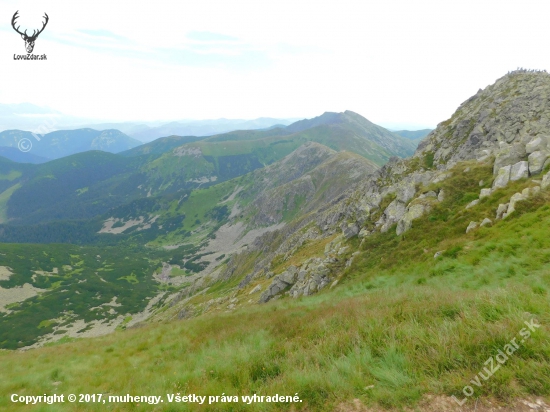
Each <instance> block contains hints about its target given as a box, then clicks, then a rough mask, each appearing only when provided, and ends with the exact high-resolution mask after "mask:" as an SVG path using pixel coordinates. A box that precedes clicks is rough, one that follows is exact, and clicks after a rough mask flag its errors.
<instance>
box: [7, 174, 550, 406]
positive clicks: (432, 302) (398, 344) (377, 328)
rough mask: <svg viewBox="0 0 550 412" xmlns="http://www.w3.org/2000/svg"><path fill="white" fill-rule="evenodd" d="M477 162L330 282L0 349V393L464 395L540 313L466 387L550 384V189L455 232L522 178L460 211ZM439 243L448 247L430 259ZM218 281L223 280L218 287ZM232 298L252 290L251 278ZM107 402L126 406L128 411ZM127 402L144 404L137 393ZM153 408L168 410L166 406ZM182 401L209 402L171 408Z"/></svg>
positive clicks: (311, 400) (315, 401)
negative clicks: (491, 220) (302, 294)
mask: <svg viewBox="0 0 550 412" xmlns="http://www.w3.org/2000/svg"><path fill="white" fill-rule="evenodd" d="M463 167H464V166H462V168H463ZM471 169H472V170H471V171H470V172H469V173H462V172H461V170H462V169H459V168H457V169H456V170H455V174H454V176H453V177H452V178H451V179H449V180H448V181H445V182H442V183H440V184H439V185H440V186H439V187H440V188H441V187H442V188H443V189H444V190H445V191H446V193H447V200H446V201H445V202H443V203H442V204H441V205H438V206H436V207H435V209H434V210H433V212H432V213H430V214H429V215H428V216H426V217H424V218H422V219H419V220H417V221H415V222H414V226H413V229H411V230H410V231H409V232H407V233H406V234H405V236H403V237H400V238H399V237H396V236H395V234H394V232H393V231H389V232H387V233H385V234H377V235H374V236H372V237H369V238H367V240H366V241H365V242H364V243H363V244H362V245H361V246H359V243H358V240H357V239H355V240H352V242H351V243H352V245H353V246H354V248H353V250H360V251H361V254H360V255H359V256H358V257H357V258H356V259H355V262H354V264H353V265H352V266H351V268H350V269H348V270H347V271H346V272H345V274H344V275H343V277H342V278H341V279H340V284H339V286H338V287H337V288H335V289H332V290H326V291H324V292H323V293H320V294H318V295H316V296H313V297H308V298H300V299H298V300H288V299H284V300H279V301H275V302H272V303H269V304H266V305H262V306H250V307H248V308H246V309H240V310H238V311H236V312H232V313H219V312H218V313H212V314H207V315H204V316H202V317H200V318H196V319H191V320H188V321H185V322H170V323H168V324H160V325H159V324H155V325H148V326H146V327H143V328H140V329H138V330H132V331H126V332H120V333H116V334H114V335H110V336H107V337H103V338H99V339H93V340H83V341H78V342H74V343H70V344H65V345H61V346H54V347H50V348H43V349H39V350H35V351H30V352H26V353H10V352H4V353H1V354H0V362H1V363H2V365H3V368H2V370H1V371H0V377H1V378H2V379H1V380H0V388H1V389H0V391H1V392H2V393H5V394H11V393H19V394H24V395H31V394H37V393H43V392H47V393H51V392H52V391H55V390H54V388H57V390H56V392H58V393H79V392H80V393H94V392H96V393H109V394H116V395H123V394H126V393H132V394H145V393H147V394H156V395H160V394H165V393H178V392H179V393H182V394H183V393H186V394H187V393H196V394H201V395H221V394H222V393H225V394H226V395H234V394H238V395H243V394H244V395H247V394H250V393H253V392H257V393H258V394H264V395H272V394H275V393H279V394H287V395H294V394H295V393H296V392H297V393H298V394H299V396H300V398H301V399H303V400H304V403H302V404H298V406H299V408H298V409H300V408H303V407H307V408H309V410H332V409H333V408H334V406H335V405H336V404H339V403H341V402H346V401H350V400H351V399H354V398H359V399H360V400H361V401H363V402H364V403H366V404H373V403H377V404H381V405H383V406H395V405H397V406H399V405H404V404H412V403H414V402H415V401H417V400H418V399H419V398H420V397H421V395H422V394H423V393H436V394H438V393H441V394H447V395H456V396H457V397H458V396H459V395H460V393H461V391H462V388H463V387H464V386H465V385H467V384H469V382H470V380H471V379H472V378H473V377H474V376H475V375H476V374H477V373H478V372H479V371H481V370H483V367H484V366H485V365H484V363H485V361H486V360H487V359H488V358H489V357H491V356H495V355H496V354H497V350H498V349H502V348H503V347H504V345H505V344H507V343H508V342H509V341H510V340H511V339H512V338H514V337H515V338H518V333H519V331H520V330H521V329H522V328H524V327H525V325H524V323H523V322H524V321H527V320H530V319H532V318H536V319H537V320H538V323H540V324H541V325H542V326H541V328H540V329H539V330H538V331H537V332H535V333H533V334H532V336H531V337H530V338H529V339H527V340H526V341H525V342H524V343H522V344H521V346H520V349H518V350H517V351H516V353H514V355H512V356H511V357H510V359H509V360H508V361H507V363H506V364H505V365H504V366H502V367H501V368H500V370H498V371H497V372H496V373H495V375H494V376H493V377H491V378H490V379H489V380H488V381H482V386H481V388H477V387H475V396H481V395H492V396H495V397H497V398H500V399H502V400H506V399H509V398H512V397H518V396H525V395H526V394H537V395H549V394H550V343H549V341H550V328H549V327H548V325H549V324H550V315H549V313H550V302H549V300H548V291H549V289H550V274H549V273H550V238H549V237H548V235H547V227H548V225H550V213H549V211H550V206H549V205H548V202H549V201H550V195H549V194H548V193H544V194H543V195H541V196H538V197H535V198H533V199H532V200H530V201H528V202H523V203H520V204H518V206H519V207H518V210H517V212H516V213H515V216H511V217H510V218H508V219H506V220H504V221H499V222H497V223H496V224H495V225H494V226H493V227H487V228H481V229H479V230H477V231H474V232H471V233H469V234H465V233H464V231H465V227H466V226H467V224H468V222H469V221H470V220H478V221H479V220H480V218H481V217H484V216H490V217H492V216H494V210H495V208H496V205H498V202H499V201H501V202H502V200H504V199H506V198H509V196H510V195H511V194H512V193H514V192H515V191H517V190H518V189H521V188H522V187H524V186H525V185H526V182H516V183H514V184H513V185H511V186H510V187H508V188H506V189H503V190H501V191H499V192H497V193H496V194H494V195H493V196H491V197H490V198H488V199H484V200H482V201H481V203H480V205H479V206H478V207H475V208H473V209H470V210H468V211H464V205H465V204H466V203H467V202H468V201H469V200H471V199H470V197H471V196H472V194H473V193H477V192H478V191H479V185H478V182H479V180H480V179H484V180H486V181H489V180H487V179H489V178H490V176H491V174H490V170H489V169H488V168H486V167H482V166H477V165H472V166H471ZM308 248H313V249H315V248H316V245H315V244H306V245H305V246H304V250H301V251H299V253H305V255H307V249H308ZM438 250H446V252H445V253H443V255H442V256H441V257H440V258H437V259H434V258H433V255H434V253H435V252H436V251H438ZM234 282H235V281H234V280H232V281H231V282H230V284H228V285H226V286H229V285H233V284H234ZM252 286H253V285H250V287H252ZM223 289H224V285H223V284H220V285H219V286H218V287H214V288H212V293H213V294H219V293H220V291H223ZM237 297H238V298H239V299H240V300H243V301H245V300H248V299H249V297H248V289H246V290H243V291H241V294H240V295H238V296H237ZM205 298H206V299H208V297H205ZM518 340H519V339H518ZM136 371H139V373H135V372H136ZM54 382H61V383H58V384H57V386H54ZM370 385H374V387H370ZM165 402H166V401H165ZM470 402H472V401H470ZM9 406H10V403H9V400H8V399H7V398H6V397H3V398H0V407H9ZM112 406H113V408H112V409H111V410H120V411H122V410H128V407H130V406H128V405H124V404H119V405H112ZM217 406H218V407H219V410H258V411H259V410H262V411H263V410H288V408H289V405H285V404H256V405H252V406H250V407H245V406H243V405H242V403H240V404H238V405H237V406H232V405H231V404H226V405H223V404H219V405H217ZM130 408H131V409H132V410H136V411H140V410H143V411H145V410H151V407H150V406H148V405H144V404H141V405H139V406H135V405H133V406H131V407H130ZM54 409H55V410H104V406H102V405H101V406H99V405H98V406H95V405H92V404H87V405H85V404H81V405H78V404H75V405H71V406H67V405H62V404H58V405H55V408H53V409H47V408H44V409H43V410H54ZM155 410H173V408H172V409H171V408H170V407H169V405H168V404H166V403H165V404H164V405H162V406H158V407H157V409H155ZM178 410H209V409H208V406H203V407H202V408H200V407H197V406H196V405H191V406H189V405H186V404H181V407H180V405H178Z"/></svg>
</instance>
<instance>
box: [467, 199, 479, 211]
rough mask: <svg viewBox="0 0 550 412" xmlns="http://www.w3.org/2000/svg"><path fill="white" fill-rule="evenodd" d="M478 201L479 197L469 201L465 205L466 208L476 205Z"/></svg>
mask: <svg viewBox="0 0 550 412" xmlns="http://www.w3.org/2000/svg"><path fill="white" fill-rule="evenodd" d="M478 203H479V199H475V200H472V201H471V202H470V203H468V204H467V205H466V209H470V208H472V207H474V206H475V205H477V204H478Z"/></svg>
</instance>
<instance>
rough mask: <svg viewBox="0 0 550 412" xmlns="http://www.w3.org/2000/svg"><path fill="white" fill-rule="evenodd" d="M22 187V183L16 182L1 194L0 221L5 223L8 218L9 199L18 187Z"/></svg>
mask: <svg viewBox="0 0 550 412" xmlns="http://www.w3.org/2000/svg"><path fill="white" fill-rule="evenodd" d="M20 187H21V184H19V183H18V184H15V185H13V186H12V187H10V188H9V189H6V190H4V191H3V192H2V193H1V194H0V223H4V222H6V221H7V220H8V215H7V213H8V200H10V197H11V195H12V194H13V192H15V191H16V190H17V189H19V188H20Z"/></svg>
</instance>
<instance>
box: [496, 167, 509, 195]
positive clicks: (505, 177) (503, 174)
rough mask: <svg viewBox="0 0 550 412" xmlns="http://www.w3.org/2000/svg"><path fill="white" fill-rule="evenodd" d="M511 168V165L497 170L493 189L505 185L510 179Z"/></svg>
mask: <svg viewBox="0 0 550 412" xmlns="http://www.w3.org/2000/svg"><path fill="white" fill-rule="evenodd" d="M511 170H512V166H511V165H508V166H504V167H501V168H500V169H499V170H498V173H497V177H496V178H495V180H494V182H493V189H500V188H502V187H506V185H507V184H508V182H509V181H510V172H511Z"/></svg>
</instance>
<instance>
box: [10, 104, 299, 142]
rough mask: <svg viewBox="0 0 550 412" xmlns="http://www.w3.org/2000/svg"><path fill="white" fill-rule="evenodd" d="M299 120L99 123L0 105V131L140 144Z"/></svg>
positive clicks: (22, 106)
mask: <svg viewBox="0 0 550 412" xmlns="http://www.w3.org/2000/svg"><path fill="white" fill-rule="evenodd" d="M296 120H299V119H274V118H269V117H261V118H257V119H252V120H240V119H207V120H176V121H170V122H168V121H142V122H136V121H134V122H108V123H106V122H98V121H97V120H92V119H86V118H81V117H76V116H69V115H65V114H63V113H61V112H59V111H57V110H53V109H50V108H47V107H41V106H37V105H33V104H30V103H20V104H0V131H5V130H26V131H30V132H34V133H38V134H46V133H50V132H53V131H59V130H71V129H95V130H101V131H103V130H109V129H116V130H119V131H121V132H122V133H124V134H126V135H128V136H130V137H132V138H134V139H137V140H139V141H140V142H145V143H147V142H150V141H152V140H155V139H158V138H160V137H166V136H172V135H178V136H191V135H192V136H211V135H214V134H219V133H225V132H229V131H232V130H250V129H265V128H270V127H273V126H287V125H289V124H290V123H292V122H294V121H296Z"/></svg>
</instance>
